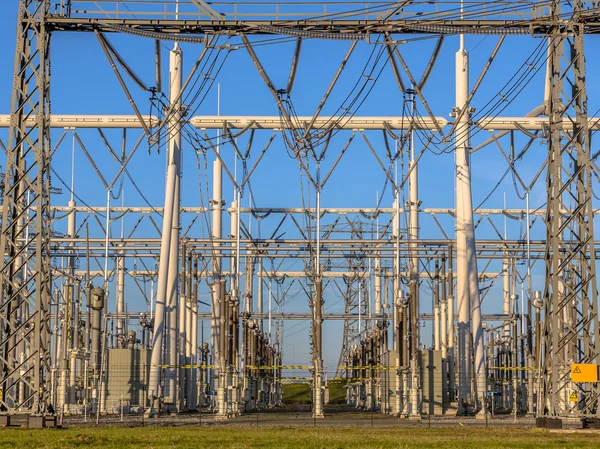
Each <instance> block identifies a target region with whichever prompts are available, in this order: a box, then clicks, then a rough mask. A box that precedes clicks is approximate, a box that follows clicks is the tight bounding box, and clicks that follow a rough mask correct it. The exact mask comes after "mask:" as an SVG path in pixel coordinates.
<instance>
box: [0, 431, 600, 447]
mask: <svg viewBox="0 0 600 449" xmlns="http://www.w3.org/2000/svg"><path fill="white" fill-rule="evenodd" d="M599 445H600V432H597V433H592V432H585V433H583V432H550V431H547V430H540V429H525V428H522V429H514V428H513V429H506V428H497V429H467V428H462V429H457V428H453V429H415V428H409V429H407V428H404V429H369V428H360V429H353V428H326V427H322V428H316V429H315V428H267V427H265V428H251V427H235V426H227V427H202V428H190V427H187V428H173V427H170V428H164V427H163V428H159V427H145V428H131V429H127V428H115V427H113V428H110V427H106V428H72V429H46V430H25V429H0V448H19V449H29V448H31V449H34V448H35V449H46V448H47V449H55V448H56V449H68V448H114V449H120V448H131V449H134V448H135V449H154V448H156V449H158V448H211V449H214V448H231V449H242V448H292V449H301V448H314V449H317V448H334V449H338V448H339V449H341V448H344V449H345V448H450V449H452V448H456V449H467V448H474V449H475V448H476V449H483V448H485V449H494V448H534V447H543V448H548V449H554V448H571V447H572V448H577V449H584V448H598V447H599Z"/></svg>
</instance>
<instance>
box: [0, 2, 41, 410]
mask: <svg viewBox="0 0 600 449" xmlns="http://www.w3.org/2000/svg"><path fill="white" fill-rule="evenodd" d="M49 3H50V2H49V1H48V0H41V1H40V0H21V2H20V11H19V22H18V31H17V46H16V54H15V72H14V85H13V94H12V102H11V117H10V120H11V121H10V134H9V140H8V146H7V150H8V151H7V158H6V176H5V181H4V192H5V195H4V208H3V213H2V234H1V236H0V248H1V249H2V253H3V254H4V258H3V261H2V268H1V270H0V285H1V287H0V288H1V294H0V298H1V299H0V301H1V302H0V311H1V313H0V325H1V330H0V367H1V370H2V372H1V376H0V389H1V390H2V394H0V405H2V406H3V407H5V408H7V409H9V410H18V411H20V412H26V413H40V412H45V410H46V405H47V398H48V395H47V394H48V391H47V388H46V384H45V379H46V372H47V369H48V360H49V346H50V343H49V342H50V334H49V332H48V320H49V298H50V269H49V267H50V254H49V246H50V233H49V213H48V206H49V201H50V200H49V195H50V178H49V164H50V126H49V116H50V103H49V86H50V83H49V80H50V59H49V44H50V34H49V33H48V32H47V30H46V17H47V15H48V13H49ZM27 119H34V120H35V124H34V125H33V126H29V125H28V126H26V121H27Z"/></svg>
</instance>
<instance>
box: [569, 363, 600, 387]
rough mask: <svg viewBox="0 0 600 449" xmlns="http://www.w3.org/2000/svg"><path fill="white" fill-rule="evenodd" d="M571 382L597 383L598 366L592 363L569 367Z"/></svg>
mask: <svg viewBox="0 0 600 449" xmlns="http://www.w3.org/2000/svg"><path fill="white" fill-rule="evenodd" d="M571 382H598V365H596V364H594V363H575V364H573V365H571Z"/></svg>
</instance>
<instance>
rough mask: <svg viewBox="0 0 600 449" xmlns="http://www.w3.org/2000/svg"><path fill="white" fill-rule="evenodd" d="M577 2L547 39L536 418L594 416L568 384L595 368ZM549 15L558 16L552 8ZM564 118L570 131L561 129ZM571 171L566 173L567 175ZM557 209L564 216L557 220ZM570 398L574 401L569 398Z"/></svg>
mask: <svg viewBox="0 0 600 449" xmlns="http://www.w3.org/2000/svg"><path fill="white" fill-rule="evenodd" d="M582 8H583V6H582V2H581V1H580V0H579V1H575V2H573V17H572V21H571V22H570V23H569V24H568V25H561V24H558V23H557V25H555V26H554V27H553V29H552V33H551V35H550V39H549V41H550V47H551V48H550V67H551V71H550V73H549V77H550V79H549V82H550V87H551V99H550V100H551V101H550V113H549V115H550V126H549V136H550V138H549V140H548V175H547V186H548V208H547V211H546V224H547V247H546V257H545V258H546V283H545V291H544V301H545V304H544V331H543V334H542V350H541V356H542V357H541V360H540V362H539V363H540V366H541V367H542V371H541V373H540V379H539V382H540V384H541V385H540V387H541V388H540V394H541V402H540V406H539V409H538V411H537V414H538V416H546V417H566V416H570V417H572V416H583V417H592V416H593V417H598V416H600V409H599V408H598V397H599V394H600V387H599V386H598V384H573V383H572V382H571V380H570V374H571V370H570V365H571V364H573V363H598V360H599V356H600V339H599V338H598V335H597V332H598V330H599V328H598V291H597V282H596V264H595V262H594V261H595V260H596V254H595V251H596V250H595V247H594V244H593V242H594V222H593V218H592V217H593V210H592V198H593V197H592V195H593V192H592V186H591V183H592V180H591V167H590V141H589V139H590V136H589V130H588V126H587V118H588V117H587V93H586V76H585V57H584V52H583V33H584V25H583V23H581V22H580V21H579V17H580V14H581V12H582ZM552 13H553V15H554V16H555V17H558V16H559V14H560V2H554V6H553V11H552ZM567 115H570V116H571V117H572V122H573V128H572V131H568V130H565V129H564V128H563V127H562V119H563V117H565V116H567ZM569 167H571V169H569ZM565 205H569V206H570V207H571V206H572V207H573V208H572V211H571V213H569V214H564V213H561V211H562V209H563V208H564V206H565ZM573 392H575V394H576V396H577V401H576V402H570V401H569V396H570V395H571V394H572V393H573Z"/></svg>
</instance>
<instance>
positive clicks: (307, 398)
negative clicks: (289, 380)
mask: <svg viewBox="0 0 600 449" xmlns="http://www.w3.org/2000/svg"><path fill="white" fill-rule="evenodd" d="M328 388H329V403H330V404H343V403H344V402H345V401H346V385H345V384H344V383H342V382H330V383H329V384H328ZM310 402H311V393H310V385H309V384H286V385H284V386H283V403H284V404H310Z"/></svg>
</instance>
